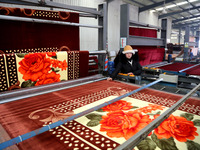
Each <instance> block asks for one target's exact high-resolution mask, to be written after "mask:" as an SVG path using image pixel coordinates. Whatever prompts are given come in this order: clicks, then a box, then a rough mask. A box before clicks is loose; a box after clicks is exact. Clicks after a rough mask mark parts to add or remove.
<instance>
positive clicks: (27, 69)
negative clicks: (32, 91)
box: [19, 53, 51, 81]
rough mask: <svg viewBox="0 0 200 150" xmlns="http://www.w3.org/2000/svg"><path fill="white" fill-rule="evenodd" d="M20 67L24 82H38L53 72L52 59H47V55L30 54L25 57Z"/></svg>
mask: <svg viewBox="0 0 200 150" xmlns="http://www.w3.org/2000/svg"><path fill="white" fill-rule="evenodd" d="M19 65H20V67H19V72H20V73H21V74H23V79H24V80H31V81H36V80H37V79H38V78H39V77H41V76H42V75H43V74H47V73H48V72H49V71H50V70H51V68H50V65H51V59H50V58H46V53H30V54H27V55H25V56H24V59H22V60H21V61H20V62H19Z"/></svg>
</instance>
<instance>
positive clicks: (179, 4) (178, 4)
mask: <svg viewBox="0 0 200 150" xmlns="http://www.w3.org/2000/svg"><path fill="white" fill-rule="evenodd" d="M187 3H188V2H187V1H185V2H180V3H177V4H176V5H177V6H181V5H185V4H187Z"/></svg>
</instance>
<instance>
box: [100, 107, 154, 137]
mask: <svg viewBox="0 0 200 150" xmlns="http://www.w3.org/2000/svg"><path fill="white" fill-rule="evenodd" d="M150 122H151V119H150V118H149V116H148V115H142V113H137V112H134V111H129V112H123V111H120V110H119V111H114V112H109V113H108V114H107V115H106V116H102V120H101V121H100V124H101V127H100V131H102V132H107V135H108V136H109V137H111V138H113V137H116V138H119V137H124V138H125V139H129V138H130V137H132V136H133V135H135V134H136V133H137V132H138V131H140V130H141V129H143V128H144V127H145V126H147V125H148V124H149V123H150Z"/></svg>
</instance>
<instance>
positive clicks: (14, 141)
mask: <svg viewBox="0 0 200 150" xmlns="http://www.w3.org/2000/svg"><path fill="white" fill-rule="evenodd" d="M162 80H163V79H162V78H161V79H158V80H156V81H154V82H152V83H149V84H147V85H145V86H143V87H140V88H138V89H136V90H133V91H131V92H129V93H127V94H124V95H122V96H119V97H117V98H114V99H112V100H110V101H108V102H105V103H103V104H100V105H97V106H95V107H92V108H90V109H88V110H85V111H82V112H80V113H78V114H75V115H73V116H70V117H68V118H66V119H63V120H59V121H57V122H55V123H52V124H49V125H47V126H44V127H42V128H39V129H37V130H34V131H31V132H29V133H26V134H23V135H21V136H18V137H15V138H13V139H11V140H8V141H6V142H3V143H1V144H0V149H4V148H6V147H9V146H12V145H14V144H17V143H20V142H22V141H24V140H27V139H29V138H31V137H34V136H36V135H39V134H41V133H44V132H46V131H48V130H50V129H53V128H55V127H58V126H60V125H62V124H65V123H67V122H69V121H71V120H74V119H76V118H78V117H81V116H83V115H86V114H88V113H90V112H93V111H95V110H98V109H100V108H102V107H105V106H107V105H109V104H112V103H114V102H116V101H118V100H120V99H122V98H125V97H128V96H130V95H132V94H134V93H136V92H139V91H141V90H143V89H145V88H147V87H149V86H152V85H154V84H156V83H158V82H160V81H162Z"/></svg>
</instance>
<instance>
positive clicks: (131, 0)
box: [128, 0, 146, 7]
mask: <svg viewBox="0 0 200 150" xmlns="http://www.w3.org/2000/svg"><path fill="white" fill-rule="evenodd" d="M128 1H130V2H134V3H136V4H138V5H141V6H143V7H144V6H146V5H144V4H142V3H140V2H138V1H135V0H128Z"/></svg>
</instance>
